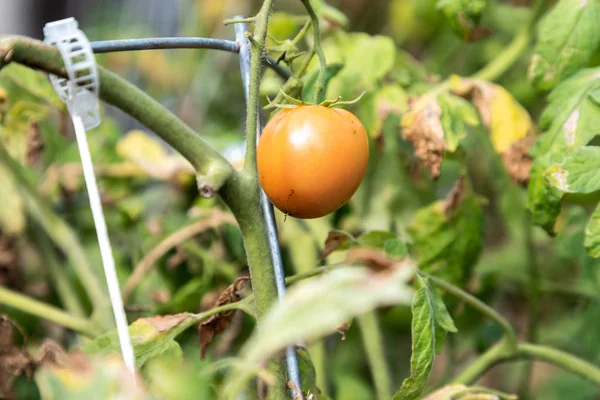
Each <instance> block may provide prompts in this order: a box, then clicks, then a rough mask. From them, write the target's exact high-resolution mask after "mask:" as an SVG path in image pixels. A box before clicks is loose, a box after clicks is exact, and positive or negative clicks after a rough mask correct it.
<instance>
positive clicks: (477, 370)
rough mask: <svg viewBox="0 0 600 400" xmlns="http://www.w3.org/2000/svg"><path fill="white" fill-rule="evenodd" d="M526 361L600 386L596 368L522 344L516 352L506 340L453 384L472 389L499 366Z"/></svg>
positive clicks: (553, 351)
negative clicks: (553, 367)
mask: <svg viewBox="0 0 600 400" xmlns="http://www.w3.org/2000/svg"><path fill="white" fill-rule="evenodd" d="M523 359H525V360H538V361H544V362H547V363H550V364H553V365H556V366H557V367H560V368H562V369H564V370H565V371H569V372H572V373H574V374H577V375H579V376H581V377H583V378H585V379H588V380H589V381H591V382H593V383H595V384H596V385H598V386H600V368H599V367H598V366H596V365H593V364H591V363H589V362H587V361H585V360H582V359H580V358H579V357H576V356H573V355H571V354H569V353H566V352H564V351H561V350H557V349H553V348H551V347H547V346H541V345H536V344H532V343H519V344H518V345H517V347H516V348H515V349H513V350H511V348H510V345H509V344H508V342H506V341H505V340H503V341H500V342H498V343H497V344H496V345H494V346H492V347H491V348H490V349H489V350H488V351H486V352H485V353H483V354H482V355H481V356H480V357H479V358H478V359H476V360H475V361H474V362H473V363H471V364H470V365H469V366H468V367H467V368H466V369H465V370H464V371H463V372H462V373H461V374H460V375H458V376H457V377H456V378H454V380H453V383H462V384H464V385H470V384H471V383H473V382H475V381H477V379H479V377H481V376H482V375H483V374H484V373H485V372H487V371H488V370H489V369H490V368H492V367H493V366H494V365H496V364H499V363H502V362H506V361H512V360H523Z"/></svg>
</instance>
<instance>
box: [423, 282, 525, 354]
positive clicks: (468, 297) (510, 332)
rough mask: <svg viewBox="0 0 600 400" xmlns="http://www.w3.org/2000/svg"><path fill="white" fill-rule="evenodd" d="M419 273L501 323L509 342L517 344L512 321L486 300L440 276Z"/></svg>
mask: <svg viewBox="0 0 600 400" xmlns="http://www.w3.org/2000/svg"><path fill="white" fill-rule="evenodd" d="M419 273H420V274H421V275H423V276H427V277H429V279H431V281H432V282H433V283H435V284H436V286H438V287H440V288H441V289H444V290H445V291H446V292H448V293H450V294H451V295H453V296H455V297H457V298H459V299H461V300H464V301H465V303H467V304H469V305H470V306H471V307H473V308H475V309H476V310H477V311H479V312H480V313H482V314H483V315H485V316H487V317H488V318H489V319H491V320H492V321H494V322H496V323H497V324H498V325H500V327H502V330H503V331H504V335H505V337H506V339H507V341H508V343H511V344H512V345H516V343H517V336H516V333H515V330H514V329H513V327H512V325H511V324H510V322H508V321H507V320H506V318H504V317H503V316H502V315H500V314H499V313H498V312H497V311H496V310H494V309H493V308H492V307H490V306H488V305H487V304H485V303H484V302H482V301H481V300H479V299H478V298H477V297H475V296H473V295H472V294H470V293H467V292H465V291H464V290H462V289H460V288H459V287H456V286H454V285H452V284H451V283H448V282H446V281H444V280H442V279H440V278H437V277H435V276H433V275H429V274H426V273H424V272H419Z"/></svg>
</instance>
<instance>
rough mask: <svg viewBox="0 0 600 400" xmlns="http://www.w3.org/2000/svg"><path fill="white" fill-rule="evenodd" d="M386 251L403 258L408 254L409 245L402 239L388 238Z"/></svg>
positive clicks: (385, 246) (388, 253)
mask: <svg viewBox="0 0 600 400" xmlns="http://www.w3.org/2000/svg"><path fill="white" fill-rule="evenodd" d="M383 250H384V251H385V253H386V254H387V255H388V256H390V257H392V258H402V257H406V256H407V255H408V247H407V246H406V243H404V242H403V241H402V240H400V239H389V240H386V242H385V244H384V245H383Z"/></svg>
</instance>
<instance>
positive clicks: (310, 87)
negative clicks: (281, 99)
mask: <svg viewBox="0 0 600 400" xmlns="http://www.w3.org/2000/svg"><path fill="white" fill-rule="evenodd" d="M342 68H344V65H343V64H327V67H326V68H325V80H324V81H323V92H322V93H327V87H328V86H329V81H331V79H332V78H333V77H335V76H336V75H337V74H338V72H340V71H341V70H342ZM318 77H319V70H318V69H316V70H314V71H312V72H311V73H309V74H306V77H305V78H304V86H303V88H302V99H303V100H304V101H312V96H313V92H314V91H315V83H316V82H317V78H318ZM288 94H289V93H288Z"/></svg>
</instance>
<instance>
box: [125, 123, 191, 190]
mask: <svg viewBox="0 0 600 400" xmlns="http://www.w3.org/2000/svg"><path fill="white" fill-rule="evenodd" d="M117 154H119V155H120V156H121V157H123V158H124V159H125V160H128V161H131V162H133V163H134V164H135V165H137V166H138V167H139V168H140V170H142V171H143V172H145V173H146V174H148V175H149V176H151V177H153V178H156V179H161V180H170V179H172V178H174V177H176V176H177V175H178V174H179V173H180V172H183V173H193V171H194V170H193V168H192V166H191V164H190V163H189V162H188V161H187V160H185V159H184V158H182V157H180V156H178V155H169V154H167V151H166V149H165V148H164V147H163V146H162V145H161V144H160V143H159V142H158V141H157V140H156V139H153V138H151V137H150V136H149V135H148V134H146V133H145V132H144V131H139V130H133V131H131V132H129V134H128V135H127V136H125V138H123V139H121V140H119V142H118V143H117Z"/></svg>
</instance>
